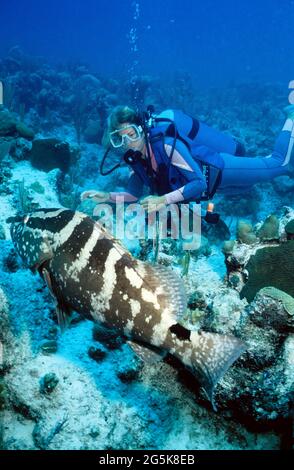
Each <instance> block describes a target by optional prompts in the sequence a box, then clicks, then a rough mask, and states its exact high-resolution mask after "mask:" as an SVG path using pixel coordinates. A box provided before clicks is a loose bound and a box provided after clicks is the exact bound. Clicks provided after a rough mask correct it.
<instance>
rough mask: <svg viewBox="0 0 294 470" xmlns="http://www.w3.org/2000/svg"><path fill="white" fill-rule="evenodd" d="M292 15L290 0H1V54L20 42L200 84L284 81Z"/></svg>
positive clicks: (61, 55) (124, 72) (42, 52)
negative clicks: (182, 76)
mask: <svg viewBox="0 0 294 470" xmlns="http://www.w3.org/2000/svg"><path fill="white" fill-rule="evenodd" d="M136 5H137V11H138V13H137V14H136ZM293 20H294V1H293V0H282V1H281V0H256V1H255V2H253V1H252V0H251V1H248V0H238V1H237V2H236V1H234V0H223V1H219V0H205V1H200V0H181V1H180V2H179V1H177V0H149V1H146V0H137V1H133V0H126V1H121V0H51V1H47V0H45V1H41V2H40V1H39V0H26V1H25V2H22V1H21V2H20V1H19V0H10V1H9V2H8V1H5V0H1V2H0V21H1V28H0V57H3V56H4V55H5V54H6V53H7V51H8V50H9V49H10V48H11V47H13V46H15V45H19V46H20V47H21V48H22V49H23V51H24V52H25V53H26V54H28V55H32V56H36V55H37V56H43V57H44V58H45V59H46V60H50V61H51V62H53V63H59V62H62V63H64V62H69V61H77V60H78V61H81V62H82V63H87V64H89V65H90V67H91V69H92V71H95V72H100V73H101V74H103V75H104V76H105V75H111V76H115V77H116V78H123V77H127V76H128V77H129V76H130V74H132V73H135V74H146V75H152V76H153V77H154V76H156V77H158V78H159V79H162V80H164V79H165V78H166V77H169V76H171V75H173V74H175V73H176V72H177V71H179V70H180V71H184V72H187V73H189V74H191V75H192V76H193V78H194V80H195V82H196V83H198V84H199V85H207V86H216V85H228V84H229V83H231V82H234V83H236V82H240V81H252V80H254V81H256V80H258V81H262V82H279V83H282V84H284V85H285V86H286V87H287V86H288V83H289V81H290V80H291V79H293V77H294V70H293V69H294V64H293V60H292V59H293V57H294V41H293V24H294V21H293ZM132 32H133V36H132ZM131 37H132V38H133V39H131ZM134 46H135V48H136V49H137V50H136V51H134V50H132V49H134Z"/></svg>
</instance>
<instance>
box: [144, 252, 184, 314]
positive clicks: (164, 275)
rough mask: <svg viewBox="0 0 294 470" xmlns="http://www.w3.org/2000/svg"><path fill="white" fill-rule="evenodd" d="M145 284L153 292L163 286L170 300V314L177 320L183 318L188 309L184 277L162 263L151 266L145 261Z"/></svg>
mask: <svg viewBox="0 0 294 470" xmlns="http://www.w3.org/2000/svg"><path fill="white" fill-rule="evenodd" d="M139 263H142V265H143V266H144V270H145V274H144V284H146V286H148V287H149V289H150V290H152V291H153V292H154V291H156V289H157V288H158V287H161V288H162V290H163V292H164V293H165V296H166V298H167V300H168V304H169V308H170V315H171V317H173V319H174V320H175V322H177V321H178V320H181V318H182V317H183V316H184V314H185V312H186V309H187V295H186V291H185V287H184V284H183V281H182V279H181V278H180V277H179V276H178V274H177V273H176V272H175V271H174V270H172V269H171V268H170V267H167V266H163V265H161V264H155V265H153V266H151V265H150V264H147V263H145V262H142V261H141V262H139Z"/></svg>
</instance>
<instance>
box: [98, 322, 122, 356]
mask: <svg viewBox="0 0 294 470" xmlns="http://www.w3.org/2000/svg"><path fill="white" fill-rule="evenodd" d="M93 339H94V340H95V341H99V343H101V344H103V345H104V346H106V348H107V349H110V350H111V349H119V348H120V347H121V345H122V343H123V340H122V338H121V337H120V336H118V335H117V332H116V331H115V330H111V329H109V328H105V327H103V326H101V325H99V324H96V325H94V327H93Z"/></svg>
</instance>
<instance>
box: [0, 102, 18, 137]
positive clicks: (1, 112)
mask: <svg viewBox="0 0 294 470" xmlns="http://www.w3.org/2000/svg"><path fill="white" fill-rule="evenodd" d="M15 134H16V119H15V118H14V117H13V115H12V114H11V113H10V112H9V111H8V109H5V108H4V107H3V106H0V137H1V136H8V135H11V136H12V135H15Z"/></svg>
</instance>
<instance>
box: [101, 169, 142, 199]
mask: <svg viewBox="0 0 294 470" xmlns="http://www.w3.org/2000/svg"><path fill="white" fill-rule="evenodd" d="M143 186H144V184H143V182H142V180H141V179H140V177H139V176H138V175H136V173H134V172H132V173H131V175H130V177H129V181H128V186H127V190H126V191H114V192H111V193H109V201H110V202H117V199H118V198H119V199H121V198H123V201H124V202H136V201H138V199H139V198H140V197H141V196H142V194H143Z"/></svg>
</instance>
